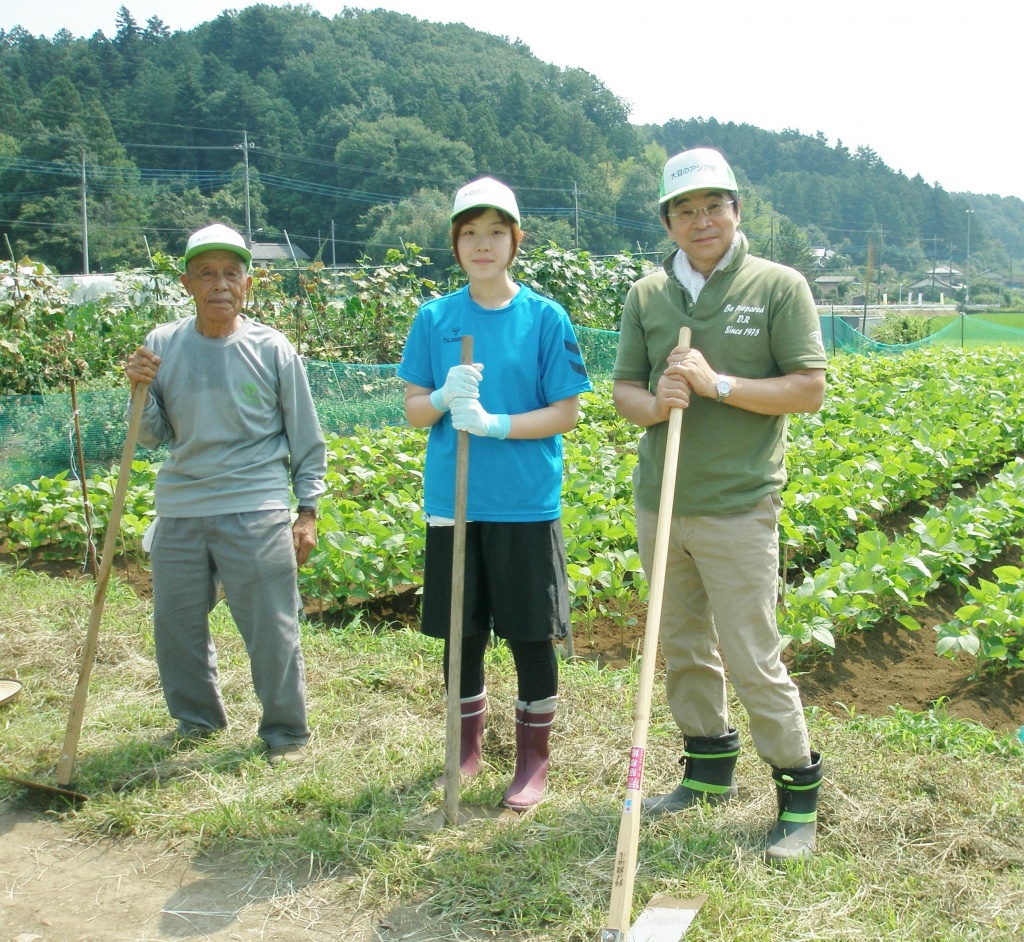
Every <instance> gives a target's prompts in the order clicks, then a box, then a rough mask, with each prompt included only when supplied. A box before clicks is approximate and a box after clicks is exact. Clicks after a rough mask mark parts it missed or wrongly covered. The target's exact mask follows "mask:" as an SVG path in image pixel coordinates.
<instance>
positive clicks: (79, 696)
mask: <svg viewBox="0 0 1024 942" xmlns="http://www.w3.org/2000/svg"><path fill="white" fill-rule="evenodd" d="M148 396H149V383H139V384H137V385H136V387H135V392H134V393H133V394H132V412H131V418H130V419H129V420H128V433H127V434H126V435H125V439H124V449H123V450H122V452H121V465H120V467H119V468H118V472H117V487H116V488H115V489H114V499H113V502H112V503H111V505H110V519H109V520H108V521H107V532H106V535H105V536H104V539H103V555H102V557H101V558H100V568H99V573H98V574H97V576H96V590H95V593H94V594H93V600H92V610H91V612H90V613H89V628H88V631H86V634H85V645H84V647H83V648H82V661H81V664H80V666H79V668H78V683H77V684H76V685H75V694H74V696H73V697H72V699H71V715H70V716H69V717H68V728H67V732H66V733H65V734H64V748H63V749H62V750H61V753H60V760H59V761H58V762H57V784H58V785H60V786H61V787H62V788H67V786H68V785H69V784H70V782H71V772H72V769H73V768H74V765H75V754H76V753H77V752H78V740H79V738H80V736H81V734H82V720H83V718H84V717H85V702H86V700H87V699H88V697H89V678H90V676H92V666H93V663H94V662H95V660H96V646H97V641H98V640H99V634H100V620H101V619H102V618H103V605H104V603H105V602H106V598H107V583H108V582H109V581H110V569H111V567H112V566H113V564H114V553H115V552H116V549H117V537H118V534H119V533H120V530H121V513H122V511H123V510H124V498H125V494H126V493H127V491H128V481H129V479H130V478H131V475H132V457H133V456H134V454H135V443H136V442H137V441H138V438H139V426H140V425H141V424H142V410H143V409H144V408H145V406H146V399H147V397H148Z"/></svg>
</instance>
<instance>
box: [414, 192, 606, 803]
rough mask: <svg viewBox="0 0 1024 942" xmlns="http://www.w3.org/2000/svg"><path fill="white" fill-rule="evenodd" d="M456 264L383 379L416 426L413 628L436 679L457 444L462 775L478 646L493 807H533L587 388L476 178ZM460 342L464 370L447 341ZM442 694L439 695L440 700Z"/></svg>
mask: <svg viewBox="0 0 1024 942" xmlns="http://www.w3.org/2000/svg"><path fill="white" fill-rule="evenodd" d="M451 223H452V230H451V243H452V250H453V252H454V253H455V259H456V261H457V262H458V263H459V266H460V267H461V268H462V270H463V271H465V272H466V275H467V277H468V279H469V283H468V284H467V285H466V286H465V287H463V288H462V289H461V290H459V291H456V292H454V293H453V294H449V295H446V296H445V297H443V298H438V299H436V300H434V301H430V302H428V303H427V304H424V305H423V307H422V308H421V309H420V311H419V313H418V314H417V316H416V320H415V321H414V323H413V326H412V330H411V331H410V333H409V338H408V340H407V342H406V347H405V353H404V356H403V359H402V365H401V367H400V368H399V371H398V375H399V376H400V377H401V378H402V379H404V380H405V382H406V393H405V412H406V417H407V418H408V420H409V423H410V424H411V425H413V426H415V427H417V428H429V429H430V435H429V438H428V441H427V460H426V471H425V476H424V501H423V505H424V513H425V516H426V522H427V540H426V563H425V571H424V577H423V610H422V624H421V627H422V630H423V631H424V633H426V634H428V635H431V636H432V637H437V638H444V639H445V649H444V674H445V683H446V685H447V680H448V634H449V626H450V610H451V604H450V603H451V577H452V547H453V542H454V527H453V524H454V518H455V455H456V444H457V439H458V432H459V431H466V432H469V433H470V435H471V440H470V453H469V454H470V457H469V488H468V502H467V507H466V519H467V521H468V522H467V526H466V575H465V583H466V588H465V601H464V609H463V611H464V619H463V640H462V662H461V689H460V690H459V691H457V694H458V696H459V698H460V702H461V705H462V748H461V755H460V760H461V767H462V773H463V774H464V775H466V776H472V775H475V774H476V773H477V772H478V771H479V769H480V764H481V740H482V738H483V731H484V722H485V718H486V711H487V691H486V688H485V685H484V653H485V651H486V649H487V644H488V641H489V640H490V636H491V632H492V631H493V632H494V634H495V635H497V636H498V637H499V638H501V639H502V640H503V641H504V642H505V643H506V644H507V645H508V647H509V649H510V650H511V652H512V657H513V659H514V661H515V665H516V674H517V678H518V697H517V699H516V703H515V709H516V768H515V775H514V777H513V780H512V783H511V785H509V787H508V788H507V789H506V791H505V795H504V803H505V804H506V805H507V806H508V807H510V808H513V809H515V810H518V811H524V810H526V809H527V808H530V807H532V806H533V805H535V804H536V803H537V802H538V801H540V799H541V796H542V795H543V792H544V789H545V786H546V780H547V770H548V737H549V734H550V732H551V725H552V722H553V720H554V717H555V707H556V705H557V702H558V660H557V658H556V655H555V650H554V646H553V645H552V641H553V640H556V639H559V638H564V637H565V636H566V634H567V632H568V626H569V597H568V590H567V579H566V568H565V548H564V541H563V538H562V527H561V490H562V433H563V432H568V431H569V430H570V429H572V428H573V427H574V426H575V424H576V420H577V417H578V414H579V394H580V393H581V392H586V391H587V390H589V389H590V388H591V386H590V381H589V380H588V379H587V373H586V369H585V367H584V365H583V359H582V357H581V355H580V350H579V346H578V344H577V342H576V335H575V333H574V332H573V329H572V324H570V322H569V318H568V315H567V314H566V313H565V311H564V310H563V309H562V307H560V306H559V305H558V304H557V303H555V302H554V301H552V300H551V299H550V298H546V297H543V296H542V295H539V294H537V293H536V292H534V291H532V290H531V289H530V288H528V287H526V286H525V285H521V284H517V283H516V282H515V281H514V280H513V279H512V277H511V275H510V274H509V269H510V268H511V266H512V263H513V261H514V260H515V256H516V252H517V250H518V248H519V243H520V241H521V239H522V236H523V233H522V230H521V229H520V216H519V206H518V204H517V202H516V197H515V194H514V193H513V192H512V191H511V190H510V189H509V188H508V187H507V186H505V185H504V184H503V183H499V182H498V181H497V180H492V179H491V178H489V177H485V178H483V179H481V180H476V181H474V182H472V183H467V184H466V185H465V186H464V187H463V188H462V189H461V190H459V192H458V193H457V194H456V196H455V206H454V210H453V212H452V216H451ZM466 334H468V335H471V336H472V337H473V359H474V360H475V361H477V362H475V363H474V364H472V365H462V364H461V362H460V360H461V339H462V336H463V335H466ZM453 693H454V692H453V691H449V695H452V694H453Z"/></svg>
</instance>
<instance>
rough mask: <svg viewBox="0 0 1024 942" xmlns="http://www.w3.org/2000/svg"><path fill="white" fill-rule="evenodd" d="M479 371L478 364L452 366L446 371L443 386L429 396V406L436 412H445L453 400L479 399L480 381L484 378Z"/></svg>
mask: <svg viewBox="0 0 1024 942" xmlns="http://www.w3.org/2000/svg"><path fill="white" fill-rule="evenodd" d="M480 370H481V366H480V365H479V364H473V365H470V364H468V363H460V364H459V365H458V366H453V367H452V368H451V369H450V370H449V371H448V376H447V378H446V379H445V381H444V385H443V386H442V387H441V388H440V389H435V390H434V391H433V392H432V393H431V394H430V404H431V405H432V406H433V407H434V408H435V409H437V411H438V412H447V411H448V410H449V409H450V408H451V404H452V400H453V399H460V398H466V397H468V398H470V399H479V398H480V389H479V386H480V380H482V379H483V378H484V377H483V373H481V372H480Z"/></svg>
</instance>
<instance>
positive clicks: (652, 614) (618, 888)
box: [601, 327, 705, 942]
mask: <svg viewBox="0 0 1024 942" xmlns="http://www.w3.org/2000/svg"><path fill="white" fill-rule="evenodd" d="M689 345H690V328H689V327H681V328H680V329H679V346H681V347H688V346H689ZM682 431H683V410H682V409H673V410H672V411H671V412H670V413H669V419H668V440H667V442H666V444H665V467H664V472H663V475H662V480H661V502H660V504H659V505H658V529H657V532H656V535H655V540H654V560H653V562H652V565H651V572H650V574H649V582H650V596H649V598H648V605H647V627H646V630H645V631H644V640H643V648H642V650H641V652H640V681H639V686H638V689H637V694H636V714H635V718H634V721H633V743H632V746H631V748H630V750H629V766H628V769H627V773H626V797H625V800H624V801H623V803H622V815H621V817H620V818H619V838H618V842H617V844H616V847H615V868H614V870H613V872H612V894H611V904H610V905H609V908H608V923H607V925H606V927H605V928H604V930H603V931H602V932H601V942H679V939H680V938H682V935H683V933H684V932H685V931H686V928H687V926H689V924H690V923H691V922H692V921H693V917H694V916H696V915H697V911H698V910H699V909H700V907H701V906H702V905H703V903H704V899H705V897H700V898H698V899H692V900H677V899H673V898H672V897H670V896H664V895H660V896H656V897H654V899H652V900H651V901H650V903H648V904H647V908H646V909H645V910H644V911H643V912H642V913H641V914H640V916H639V917H638V918H637V921H636V923H635V924H634V926H633V928H632V930H630V928H629V917H630V915H631V911H632V908H633V881H634V878H635V877H636V866H637V852H638V848H639V843H640V809H641V804H642V797H643V776H644V753H645V751H646V749H647V731H648V728H649V727H650V723H651V698H652V692H653V690H654V665H655V662H656V661H657V656H658V635H659V633H660V631H661V610H662V603H663V600H664V597H665V568H666V564H667V560H668V539H669V533H670V531H671V526H672V505H673V502H674V499H675V488H676V469H677V467H678V464H679V442H680V439H681V438H682ZM627 933H628V934H627Z"/></svg>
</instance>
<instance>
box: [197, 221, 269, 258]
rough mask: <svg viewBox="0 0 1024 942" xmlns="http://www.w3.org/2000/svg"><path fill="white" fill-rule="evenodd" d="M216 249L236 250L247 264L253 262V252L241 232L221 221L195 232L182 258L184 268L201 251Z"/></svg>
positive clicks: (236, 253)
mask: <svg viewBox="0 0 1024 942" xmlns="http://www.w3.org/2000/svg"><path fill="white" fill-rule="evenodd" d="M215 249H223V250H224V251H225V252H234V253H235V255H237V256H239V258H241V259H242V261H243V262H245V264H246V265H249V264H251V263H252V252H250V251H249V249H248V247H247V246H246V244H245V239H243V238H242V236H241V233H238V232H235V230H234V229H232V228H231V227H230V226H223V225H221V224H220V223H219V222H218V223H214V225H212V226H207V227H206V228H205V229H200V230H199V231H198V232H193V233H192V236H191V237H190V238H189V240H188V245H187V246H185V255H184V257H183V258H182V260H181V265H182V267H183V268H184V267H185V266H186V265H187V264H188V263H189V262H190V261H191V260H192V259H193V258H195V257H196V256H197V255H199V254H200V253H201V252H212V251H214V250H215Z"/></svg>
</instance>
